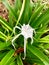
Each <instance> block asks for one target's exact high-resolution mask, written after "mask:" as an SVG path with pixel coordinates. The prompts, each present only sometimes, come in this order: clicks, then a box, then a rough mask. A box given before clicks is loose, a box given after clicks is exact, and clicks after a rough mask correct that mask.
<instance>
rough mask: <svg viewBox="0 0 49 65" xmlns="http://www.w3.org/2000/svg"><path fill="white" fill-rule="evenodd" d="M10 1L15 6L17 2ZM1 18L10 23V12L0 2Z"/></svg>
mask: <svg viewBox="0 0 49 65" xmlns="http://www.w3.org/2000/svg"><path fill="white" fill-rule="evenodd" d="M8 1H9V3H10V5H13V4H14V1H15V0H8ZM0 16H2V17H3V18H4V19H6V20H7V21H8V10H7V9H6V7H5V6H4V4H3V3H2V2H0Z"/></svg>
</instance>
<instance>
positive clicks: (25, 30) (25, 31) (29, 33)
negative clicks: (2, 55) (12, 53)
mask: <svg viewBox="0 0 49 65" xmlns="http://www.w3.org/2000/svg"><path fill="white" fill-rule="evenodd" d="M16 28H18V29H19V30H20V31H21V33H20V34H18V35H16V36H15V37H14V38H13V40H12V45H13V47H14V48H15V46H14V44H13V42H14V40H15V39H17V38H18V37H19V36H20V35H23V36H24V58H23V59H25V57H26V44H27V39H28V38H31V44H32V43H33V33H35V29H34V28H32V27H31V26H30V25H29V24H27V25H25V24H23V26H21V28H20V27H18V26H15V27H14V33H15V29H16Z"/></svg>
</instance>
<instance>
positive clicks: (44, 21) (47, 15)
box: [32, 9, 49, 28]
mask: <svg viewBox="0 0 49 65" xmlns="http://www.w3.org/2000/svg"><path fill="white" fill-rule="evenodd" d="M48 20H49V9H47V11H46V12H44V13H43V14H41V15H40V16H39V18H38V19H37V20H36V21H35V22H34V23H33V24H32V26H33V27H35V28H38V26H39V25H41V24H42V25H46V24H47V23H48V22H49V21H48Z"/></svg>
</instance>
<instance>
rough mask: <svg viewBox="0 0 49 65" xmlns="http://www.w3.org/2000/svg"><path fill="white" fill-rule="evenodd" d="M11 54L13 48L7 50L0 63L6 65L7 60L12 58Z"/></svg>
mask: <svg viewBox="0 0 49 65" xmlns="http://www.w3.org/2000/svg"><path fill="white" fill-rule="evenodd" d="M13 54H14V50H11V51H9V52H8V53H7V54H6V55H5V57H4V58H3V59H2V60H1V62H0V65H6V64H7V63H8V62H9V60H10V59H11V58H12V56H13Z"/></svg>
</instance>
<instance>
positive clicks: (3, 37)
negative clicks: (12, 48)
mask: <svg viewBox="0 0 49 65" xmlns="http://www.w3.org/2000/svg"><path fill="white" fill-rule="evenodd" d="M0 38H2V39H3V40H6V38H7V36H6V35H5V34H4V33H2V32H1V31H0Z"/></svg>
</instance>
